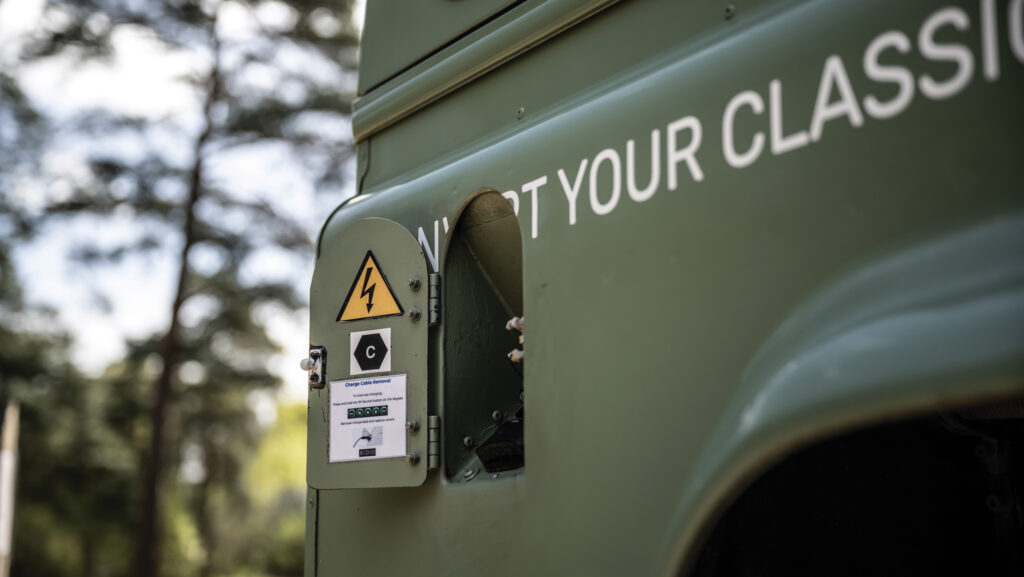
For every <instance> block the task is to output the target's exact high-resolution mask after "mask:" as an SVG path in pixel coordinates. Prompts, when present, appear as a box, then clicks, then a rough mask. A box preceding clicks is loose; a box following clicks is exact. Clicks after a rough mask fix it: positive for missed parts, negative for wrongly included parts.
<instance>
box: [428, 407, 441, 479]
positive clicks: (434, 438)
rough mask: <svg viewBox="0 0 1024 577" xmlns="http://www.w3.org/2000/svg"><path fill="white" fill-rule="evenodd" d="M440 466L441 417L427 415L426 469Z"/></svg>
mask: <svg viewBox="0 0 1024 577" xmlns="http://www.w3.org/2000/svg"><path fill="white" fill-rule="evenodd" d="M440 468H441V417H438V416H436V415H430V416H428V417H427V469H440Z"/></svg>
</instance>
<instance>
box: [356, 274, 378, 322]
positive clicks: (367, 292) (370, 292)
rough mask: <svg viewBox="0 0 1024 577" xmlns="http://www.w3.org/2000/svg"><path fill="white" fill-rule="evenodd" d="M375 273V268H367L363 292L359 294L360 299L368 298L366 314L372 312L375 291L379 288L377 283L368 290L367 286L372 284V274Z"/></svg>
mask: <svg viewBox="0 0 1024 577" xmlns="http://www.w3.org/2000/svg"><path fill="white" fill-rule="evenodd" d="M372 272H373V267H372V266H368V267H366V276H364V277H363V290H362V292H360V293H359V298H363V297H365V296H368V297H369V298H367V299H366V312H370V309H372V308H373V289H375V288H377V283H373V284H372V285H370V288H366V285H367V284H368V283H369V282H370V273H372Z"/></svg>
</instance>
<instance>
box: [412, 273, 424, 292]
mask: <svg viewBox="0 0 1024 577" xmlns="http://www.w3.org/2000/svg"><path fill="white" fill-rule="evenodd" d="M421 284H422V283H421V282H420V277H418V276H414V277H412V278H411V279H409V288H411V289H412V290H413V292H415V291H418V290H420V285H421Z"/></svg>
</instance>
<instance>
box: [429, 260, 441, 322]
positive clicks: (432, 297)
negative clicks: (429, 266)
mask: <svg viewBox="0 0 1024 577" xmlns="http://www.w3.org/2000/svg"><path fill="white" fill-rule="evenodd" d="M427 323H428V324H429V325H430V326H432V327H436V326H437V325H439V324H441V275H440V274H438V273H436V272H435V273H430V274H429V275H428V289H427Z"/></svg>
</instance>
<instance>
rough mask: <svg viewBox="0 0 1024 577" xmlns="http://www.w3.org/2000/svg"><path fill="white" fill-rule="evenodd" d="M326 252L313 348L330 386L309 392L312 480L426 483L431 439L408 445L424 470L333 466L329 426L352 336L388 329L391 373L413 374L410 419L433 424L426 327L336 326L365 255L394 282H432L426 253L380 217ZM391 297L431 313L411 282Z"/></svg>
mask: <svg viewBox="0 0 1024 577" xmlns="http://www.w3.org/2000/svg"><path fill="white" fill-rule="evenodd" d="M323 249H324V251H325V253H326V254H325V256H323V257H322V258H321V263H323V262H324V260H325V259H329V261H330V266H318V267H317V268H316V271H315V273H314V275H313V282H312V285H311V288H310V327H309V341H310V342H311V343H314V344H317V345H322V346H324V347H325V348H326V349H327V358H328V359H329V362H328V363H327V375H325V377H326V379H327V382H328V384H327V386H326V387H324V388H323V389H310V391H309V418H308V419H307V441H306V446H307V451H306V480H307V482H308V483H309V486H310V487H313V488H316V489H342V488H355V487H400V486H415V485H419V484H421V483H423V480H424V479H425V478H426V469H427V465H426V454H427V438H426V435H425V434H423V433H421V432H417V433H416V434H410V435H408V438H407V448H408V453H407V454H412V453H417V454H418V455H419V456H420V457H421V458H420V461H419V463H415V464H414V463H410V462H408V461H407V460H406V459H404V458H398V459H379V460H368V461H356V462H342V463H330V462H329V460H328V440H329V431H330V427H329V426H328V422H327V421H328V418H329V417H330V415H331V410H330V409H331V406H330V391H331V382H332V381H338V380H342V379H348V378H350V377H351V376H352V375H351V373H350V372H349V370H350V363H349V351H350V339H349V335H350V333H352V332H353V331H368V330H374V329H381V328H385V327H389V328H391V351H390V355H391V371H389V373H387V374H392V375H401V374H405V375H407V378H406V418H407V420H414V421H418V422H419V423H421V424H423V423H426V422H427V378H428V377H427V323H426V322H424V321H422V320H421V321H413V320H412V319H410V318H409V316H408V315H405V316H392V317H384V318H374V319H365V320H357V321H351V322H345V323H338V322H336V321H335V317H336V315H337V310H338V307H339V306H341V302H342V301H343V300H344V299H345V298H346V297H345V295H346V291H348V287H349V286H350V284H351V282H352V275H353V274H354V272H353V271H359V270H361V267H362V263H363V259H364V255H366V254H367V251H372V253H373V255H374V256H375V258H376V259H377V261H378V262H381V263H386V264H384V265H382V266H386V267H387V271H388V275H390V276H391V278H393V279H409V278H413V277H419V278H426V276H427V267H426V261H425V260H424V257H423V251H422V249H421V248H420V246H419V245H418V244H417V243H416V239H415V238H413V237H412V235H410V234H409V232H408V231H406V230H405V229H404V228H402V227H401V226H399V225H397V224H395V223H394V222H391V221H389V220H385V219H381V218H370V219H365V220H362V221H360V222H358V223H356V224H353V225H352V226H350V227H348V228H346V230H345V231H344V232H343V233H342V234H339V235H337V236H333V237H331V239H328V240H327V241H326V244H325V245H324V247H323ZM391 290H392V291H393V292H394V294H395V296H396V297H397V298H398V299H399V300H400V302H402V303H404V304H405V305H406V307H407V309H406V310H410V309H412V308H418V309H419V310H421V311H424V310H426V309H427V293H426V291H423V290H420V291H413V290H412V288H411V287H409V286H408V284H406V283H405V282H403V283H398V282H397V281H396V282H394V283H392V285H391ZM373 376H385V375H383V374H375V375H373ZM343 417H344V415H342V416H341V417H339V418H343Z"/></svg>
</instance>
